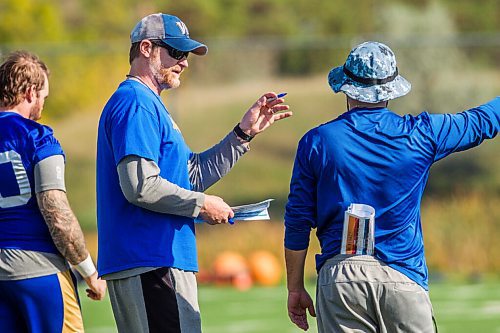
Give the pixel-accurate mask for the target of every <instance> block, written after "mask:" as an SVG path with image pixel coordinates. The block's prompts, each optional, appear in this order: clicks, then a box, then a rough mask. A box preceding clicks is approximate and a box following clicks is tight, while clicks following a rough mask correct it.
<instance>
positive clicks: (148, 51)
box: [139, 39, 153, 58]
mask: <svg viewBox="0 0 500 333" xmlns="http://www.w3.org/2000/svg"><path fill="white" fill-rule="evenodd" d="M139 51H140V52H141V54H142V55H144V57H146V58H149V57H151V55H152V54H153V43H151V42H150V41H149V40H147V39H144V40H142V41H141V44H139Z"/></svg>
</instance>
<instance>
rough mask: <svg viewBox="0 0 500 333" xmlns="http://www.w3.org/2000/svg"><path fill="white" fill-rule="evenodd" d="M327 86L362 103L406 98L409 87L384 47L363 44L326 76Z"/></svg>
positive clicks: (367, 43)
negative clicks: (404, 96) (341, 64)
mask: <svg viewBox="0 0 500 333" xmlns="http://www.w3.org/2000/svg"><path fill="white" fill-rule="evenodd" d="M328 83H329V84H330V87H331V88H332V89H333V91H335V92H336V93H338V92H339V91H342V92H343V93H344V94H346V95H347V96H349V97H351V98H353V99H355V100H358V101H361V102H366V103H378V102H382V101H388V100H390V99H394V98H397V97H400V96H403V95H406V94H407V93H408V92H409V91H410V89H411V84H410V82H408V81H407V80H406V79H405V78H403V77H402V76H401V75H399V74H398V68H397V67H396V57H395V56H394V52H392V50H391V49H390V48H389V47H388V46H387V45H384V44H382V43H378V42H364V43H362V44H360V45H358V46H356V47H355V48H354V49H352V50H351V52H350V53H349V56H348V57H347V60H346V62H345V64H344V65H343V66H339V67H336V68H334V69H332V70H331V71H330V73H329V74H328Z"/></svg>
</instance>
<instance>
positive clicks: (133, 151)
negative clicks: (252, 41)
mask: <svg viewBox="0 0 500 333" xmlns="http://www.w3.org/2000/svg"><path fill="white" fill-rule="evenodd" d="M190 153H191V151H190V149H189V147H188V146H187V145H186V143H185V141H184V139H183V137H182V135H181V132H180V130H179V128H178V127H177V125H176V124H175V122H174V121H173V120H172V118H171V117H170V114H169V112H168V111H167V109H166V108H165V105H164V104H163V102H162V101H161V99H160V97H159V96H158V95H157V94H156V93H154V92H153V91H152V90H150V89H149V88H148V87H146V86H145V85H143V84H141V83H139V82H137V81H135V80H126V81H125V82H123V83H121V84H120V86H119V87H118V89H117V91H116V92H115V93H114V94H113V95H112V96H111V98H110V100H109V101H108V103H107V104H106V106H105V107H104V110H103V112H102V115H101V118H100V121H99V129H98V139H97V227H98V234H99V255H98V268H99V273H100V274H101V275H104V274H110V273H114V272H118V271H122V270H127V269H131V268H136V267H176V268H179V269H183V270H187V271H197V270H198V266H197V253H196V240H195V231H194V222H193V219H191V218H187V217H183V216H177V215H171V214H162V213H157V212H153V211H150V210H147V209H144V208H141V207H138V206H135V205H133V204H130V203H129V202H128V201H127V200H126V198H125V196H124V195H123V193H122V191H121V188H120V184H119V178H118V172H117V165H118V164H119V163H120V161H121V160H122V159H123V158H125V157H126V156H130V155H136V156H139V157H142V158H146V159H149V160H152V161H154V162H155V163H156V164H157V165H158V166H159V168H160V176H161V177H162V178H164V179H166V180H168V181H170V182H172V183H174V184H176V185H178V186H180V187H182V188H185V189H191V185H190V182H189V175H188V160H189V155H190Z"/></svg>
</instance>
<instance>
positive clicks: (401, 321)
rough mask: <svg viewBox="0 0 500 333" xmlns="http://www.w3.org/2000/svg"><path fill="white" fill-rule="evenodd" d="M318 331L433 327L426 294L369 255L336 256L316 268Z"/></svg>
mask: <svg viewBox="0 0 500 333" xmlns="http://www.w3.org/2000/svg"><path fill="white" fill-rule="evenodd" d="M316 313H317V320H318V332H320V333H321V332H325V333H326V332H328V333H330V332H350V333H351V332H360V333H361V332H363V333H366V332H373V333H386V332H387V333H402V332H419V333H427V332H428V333H432V332H436V328H435V324H434V318H433V312H432V305H431V301H430V298H429V293H428V292H427V291H425V290H424V289H423V288H422V287H421V286H419V285H418V284H416V283H415V282H414V281H412V280H410V279H409V278H408V277H407V276H405V275H404V274H402V273H400V272H398V271H396V270H395V269H393V268H391V267H389V266H387V265H386V264H384V263H382V262H381V261H379V260H377V259H375V258H374V257H372V256H353V255H338V256H336V257H334V258H331V259H329V260H328V261H327V262H326V263H325V264H324V265H323V267H322V268H321V270H320V272H319V277H318V288H317V295H316Z"/></svg>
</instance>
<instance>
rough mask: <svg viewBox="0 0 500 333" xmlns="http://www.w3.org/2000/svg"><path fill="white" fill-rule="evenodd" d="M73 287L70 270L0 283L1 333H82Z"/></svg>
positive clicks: (79, 312) (77, 302) (79, 311)
mask: <svg viewBox="0 0 500 333" xmlns="http://www.w3.org/2000/svg"><path fill="white" fill-rule="evenodd" d="M75 286H76V281H75V279H74V276H73V275H72V274H71V273H70V271H66V272H61V273H57V274H53V275H47V276H42V277H36V278H29V279H23V280H13V281H0V332H2V333H24V332H26V333H58V332H63V331H65V332H68V331H69V332H83V321H82V315H81V310H80V303H79V299H78V294H77V290H76V287H75Z"/></svg>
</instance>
